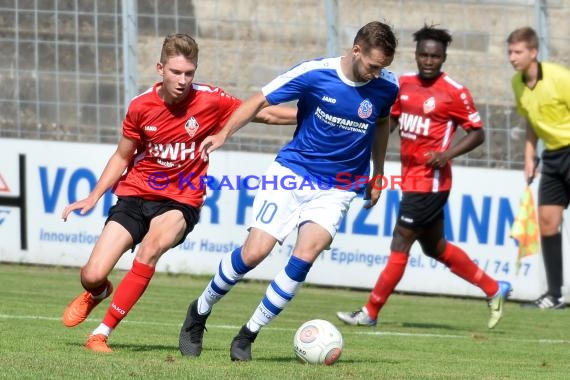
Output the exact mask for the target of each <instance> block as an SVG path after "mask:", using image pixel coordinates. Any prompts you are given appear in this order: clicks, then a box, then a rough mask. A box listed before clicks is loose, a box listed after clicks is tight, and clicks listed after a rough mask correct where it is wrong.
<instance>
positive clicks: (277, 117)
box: [253, 105, 297, 125]
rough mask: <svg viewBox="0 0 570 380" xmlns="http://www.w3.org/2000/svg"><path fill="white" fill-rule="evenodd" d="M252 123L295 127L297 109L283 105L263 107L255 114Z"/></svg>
mask: <svg viewBox="0 0 570 380" xmlns="http://www.w3.org/2000/svg"><path fill="white" fill-rule="evenodd" d="M253 121H254V122H256V123H265V124H275V125H295V124H297V108H296V107H289V106H283V105H278V106H269V107H265V108H263V109H262V110H261V111H259V112H258V113H257V115H256V116H255V117H254V118H253Z"/></svg>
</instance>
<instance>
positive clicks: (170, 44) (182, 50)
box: [160, 33, 198, 64]
mask: <svg viewBox="0 0 570 380" xmlns="http://www.w3.org/2000/svg"><path fill="white" fill-rule="evenodd" d="M179 55H181V56H183V57H184V58H186V59H188V60H189V61H193V62H195V63H196V64H197V63H198V44H197V43H196V41H195V40H194V39H193V38H192V37H191V36H190V35H188V34H183V33H174V34H169V35H168V36H166V38H165V39H164V42H163V44H162V51H161V53H160V63H162V64H164V63H166V61H167V60H168V58H170V57H176V56H179Z"/></svg>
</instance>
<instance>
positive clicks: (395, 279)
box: [365, 251, 409, 319]
mask: <svg viewBox="0 0 570 380" xmlns="http://www.w3.org/2000/svg"><path fill="white" fill-rule="evenodd" d="M408 257H409V255H408V254H407V253H403V252H395V251H392V252H391V253H390V258H389V259H388V263H387V264H386V267H385V268H384V270H383V271H382V273H380V276H379V277H378V281H376V285H374V289H372V292H371V293H370V297H369V298H368V303H367V304H366V305H365V307H366V310H368V315H370V318H371V319H377V318H378V312H380V309H382V306H384V304H385V303H386V301H388V297H390V295H391V294H392V292H393V291H394V289H395V288H396V285H398V283H399V282H400V280H401V279H402V276H403V275H404V271H405V270H406V264H407V263H408Z"/></svg>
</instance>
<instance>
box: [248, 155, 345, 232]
mask: <svg viewBox="0 0 570 380" xmlns="http://www.w3.org/2000/svg"><path fill="white" fill-rule="evenodd" d="M264 176H265V178H271V179H274V178H276V179H277V181H276V183H277V185H276V186H274V185H271V184H267V185H263V182H262V181H260V183H259V188H258V190H257V193H256V195H255V199H254V201H253V209H252V219H253V221H252V222H251V224H250V225H249V227H248V229H249V228H251V227H255V228H259V229H260V230H263V231H265V232H267V233H268V234H270V235H271V236H273V237H274V238H275V239H277V240H278V241H279V243H283V240H285V238H286V237H287V235H289V234H290V233H291V231H293V229H295V228H298V227H299V226H301V225H302V224H303V223H305V222H309V221H310V222H314V223H317V224H318V225H320V226H321V227H323V228H324V229H326V230H327V231H328V232H329V234H330V235H331V237H332V238H333V239H334V237H335V235H336V232H337V230H338V226H339V225H340V222H341V221H342V218H343V217H344V215H345V214H346V212H347V210H348V207H349V206H350V202H351V201H352V200H353V199H354V198H355V197H356V193H355V192H353V191H347V190H339V189H336V188H334V187H333V188H330V189H326V190H322V189H319V187H318V186H317V185H316V184H314V185H313V186H308V185H307V180H306V179H305V178H304V177H303V176H300V175H297V174H295V173H294V172H293V171H292V170H291V169H289V168H286V167H284V166H282V165H281V164H279V163H278V162H273V163H272V164H271V166H269V169H268V170H267V172H265V174H264ZM285 176H286V178H285V179H284V177H285ZM283 183H285V184H286V185H285V186H283V185H282V184H283ZM302 183H304V184H305V186H300V185H301V184H302ZM293 184H295V185H294V186H293ZM293 187H294V188H293ZM311 187H313V188H311ZM291 188H293V189H291Z"/></svg>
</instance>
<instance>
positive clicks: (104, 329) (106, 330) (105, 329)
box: [91, 323, 113, 336]
mask: <svg viewBox="0 0 570 380" xmlns="http://www.w3.org/2000/svg"><path fill="white" fill-rule="evenodd" d="M112 331H113V329H112V328H110V327H109V326H107V325H106V324H104V323H101V324H100V325H99V326H98V327H97V328H96V329H95V330H93V332H92V333H91V335H105V336H109V335H111V332H112Z"/></svg>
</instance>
